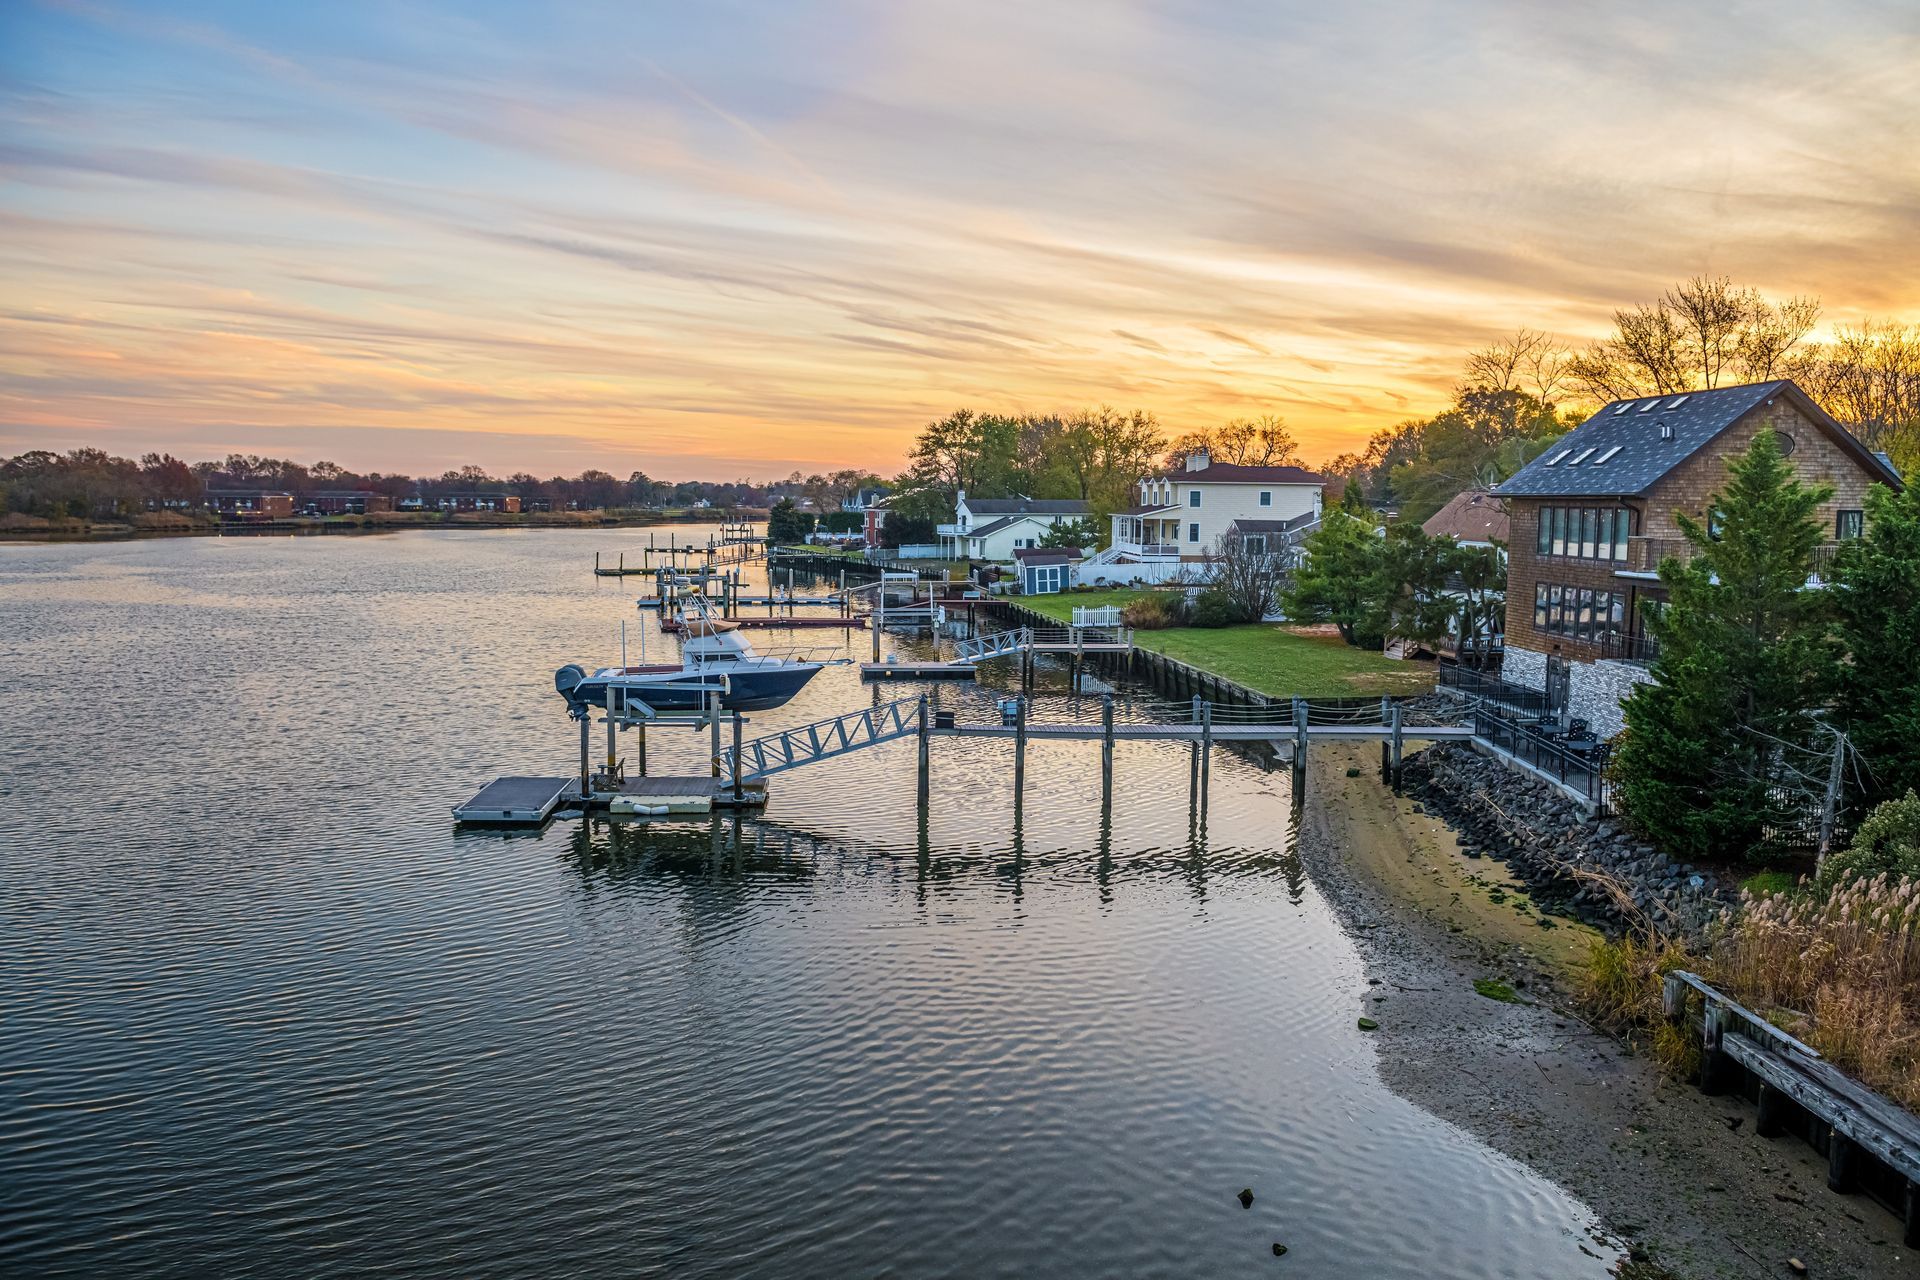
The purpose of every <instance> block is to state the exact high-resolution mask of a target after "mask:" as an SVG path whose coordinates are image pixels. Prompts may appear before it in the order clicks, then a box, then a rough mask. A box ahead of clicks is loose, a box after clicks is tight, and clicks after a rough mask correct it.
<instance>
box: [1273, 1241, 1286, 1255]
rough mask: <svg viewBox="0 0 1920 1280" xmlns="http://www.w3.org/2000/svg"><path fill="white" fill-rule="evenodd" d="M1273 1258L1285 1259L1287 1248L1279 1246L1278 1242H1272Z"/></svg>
mask: <svg viewBox="0 0 1920 1280" xmlns="http://www.w3.org/2000/svg"><path fill="white" fill-rule="evenodd" d="M1273 1256H1274V1257H1276V1258H1284V1257H1286V1256H1287V1246H1285V1245H1283V1244H1281V1243H1280V1242H1279V1241H1278V1240H1275V1241H1274V1242H1273Z"/></svg>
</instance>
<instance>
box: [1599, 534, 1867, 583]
mask: <svg viewBox="0 0 1920 1280" xmlns="http://www.w3.org/2000/svg"><path fill="white" fill-rule="evenodd" d="M1840 546H1841V544H1840V543H1838V542H1823V543H1821V544H1820V545H1819V546H1817V547H1815V548H1814V549H1813V573H1814V576H1816V577H1818V578H1820V579H1821V580H1822V581H1826V580H1827V575H1828V570H1829V569H1830V568H1831V567H1832V565H1833V557H1834V553H1835V552H1837V551H1839V550H1840ZM1699 554H1700V549H1699V548H1698V547H1696V546H1694V545H1693V544H1692V543H1691V542H1688V541H1687V540H1686V539H1685V538H1665V537H1652V536H1649V535H1646V534H1634V535H1633V536H1632V537H1630V538H1628V539H1627V558H1626V560H1624V561H1616V562H1615V567H1616V568H1621V569H1631V570H1634V571H1636V572H1641V573H1652V572H1654V571H1655V570H1657V569H1659V567H1660V562H1661V561H1662V560H1667V559H1674V560H1678V561H1679V562H1680V563H1681V564H1685V563H1687V562H1688V561H1689V560H1691V559H1693V558H1694V557H1695V556H1696V555H1699Z"/></svg>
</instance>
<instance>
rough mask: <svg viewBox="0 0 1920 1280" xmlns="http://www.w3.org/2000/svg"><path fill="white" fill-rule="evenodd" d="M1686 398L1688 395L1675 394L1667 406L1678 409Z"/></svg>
mask: <svg viewBox="0 0 1920 1280" xmlns="http://www.w3.org/2000/svg"><path fill="white" fill-rule="evenodd" d="M1686 398H1687V397H1686V396H1675V397H1674V398H1673V399H1671V400H1669V401H1667V408H1669V409H1678V408H1679V407H1680V406H1681V404H1682V403H1684V402H1685V400H1686Z"/></svg>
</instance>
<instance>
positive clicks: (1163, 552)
mask: <svg viewBox="0 0 1920 1280" xmlns="http://www.w3.org/2000/svg"><path fill="white" fill-rule="evenodd" d="M1111 550H1113V551H1117V552H1121V553H1123V554H1125V555H1130V556H1139V557H1141V558H1142V559H1147V560H1165V559H1173V560H1178V559H1179V558H1180V544H1179V543H1176V542H1115V543H1114V544H1113V546H1112V548H1111Z"/></svg>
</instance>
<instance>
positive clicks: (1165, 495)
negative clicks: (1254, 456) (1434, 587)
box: [1082, 450, 1327, 582]
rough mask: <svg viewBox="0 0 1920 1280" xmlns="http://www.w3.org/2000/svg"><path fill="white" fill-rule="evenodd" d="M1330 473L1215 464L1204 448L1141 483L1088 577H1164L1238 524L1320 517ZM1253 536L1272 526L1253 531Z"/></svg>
mask: <svg viewBox="0 0 1920 1280" xmlns="http://www.w3.org/2000/svg"><path fill="white" fill-rule="evenodd" d="M1326 484H1327V479H1326V477H1325V476H1321V475H1317V474H1315V473H1314V472H1311V471H1308V470H1307V469H1306V468H1304V467H1292V466H1286V467H1256V466H1243V465H1240V464H1238V463H1231V462H1215V461H1214V460H1213V458H1212V456H1211V455H1210V454H1208V453H1207V452H1206V451H1205V450H1198V451H1196V452H1194V453H1191V454H1188V455H1187V459H1186V463H1185V465H1184V466H1183V467H1182V468H1181V469H1180V470H1178V471H1173V472H1169V473H1167V474H1165V475H1157V476H1148V477H1146V478H1144V479H1142V480H1141V481H1140V482H1139V485H1138V488H1137V493H1136V497H1137V499H1138V501H1137V502H1136V503H1135V505H1134V506H1131V507H1128V508H1127V509H1126V510H1124V511H1116V512H1115V513H1114V514H1113V534H1112V537H1111V539H1110V540H1109V541H1108V544H1107V547H1106V549H1105V550H1104V551H1102V552H1101V553H1100V554H1099V555H1097V556H1094V557H1092V558H1091V559H1090V560H1088V562H1087V564H1086V566H1085V569H1084V571H1083V574H1082V578H1083V581H1087V582H1132V581H1139V582H1165V581H1168V580H1169V579H1172V578H1175V577H1179V576H1180V575H1181V573H1182V568H1181V566H1182V564H1183V563H1184V564H1187V565H1198V564H1199V563H1201V562H1203V561H1205V560H1206V559H1207V557H1208V556H1210V555H1212V554H1213V551H1214V548H1215V547H1216V546H1218V545H1219V542H1220V539H1221V538H1223V537H1225V536H1227V535H1228V534H1229V533H1231V532H1232V530H1233V529H1234V527H1235V525H1236V524H1238V525H1241V527H1242V532H1243V533H1244V532H1252V531H1253V529H1254V524H1255V523H1256V522H1257V523H1262V524H1269V525H1273V526H1275V527H1276V528H1277V526H1280V525H1292V524H1293V522H1295V521H1298V520H1301V519H1302V518H1306V519H1308V520H1310V521H1317V520H1318V519H1319V518H1320V512H1321V509H1322V507H1323V506H1324V505H1325V497H1324V494H1323V490H1324V488H1325V486H1326ZM1254 536H1256V537H1263V538H1264V537H1265V536H1268V531H1266V530H1261V531H1259V532H1255V533H1254Z"/></svg>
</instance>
